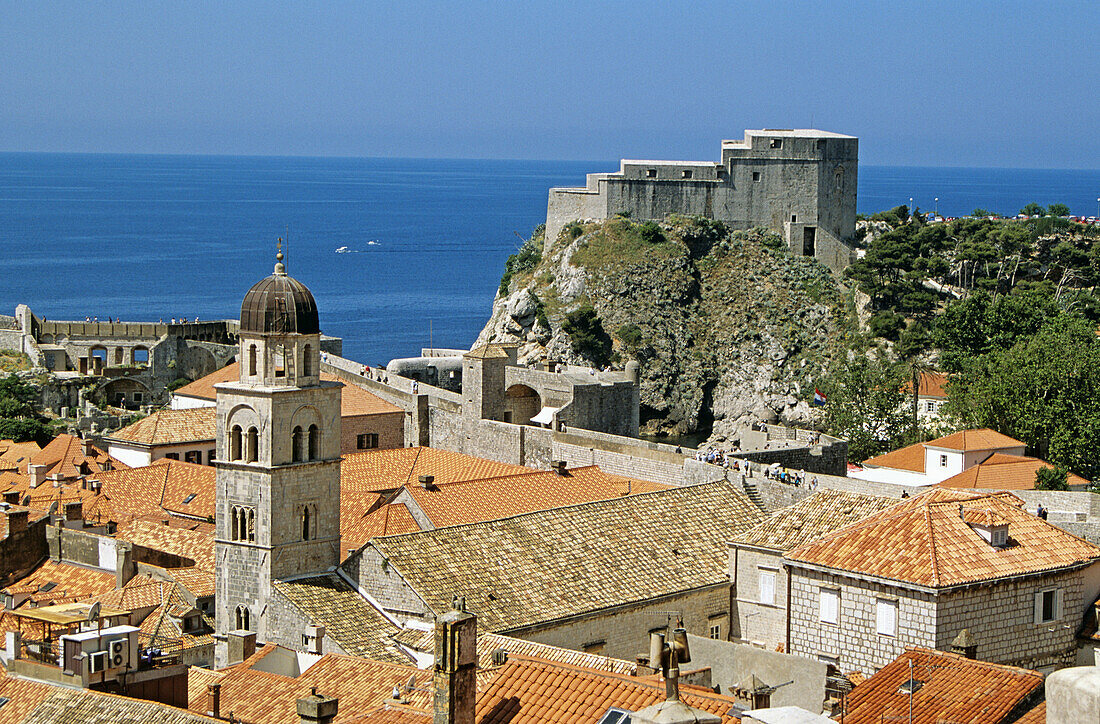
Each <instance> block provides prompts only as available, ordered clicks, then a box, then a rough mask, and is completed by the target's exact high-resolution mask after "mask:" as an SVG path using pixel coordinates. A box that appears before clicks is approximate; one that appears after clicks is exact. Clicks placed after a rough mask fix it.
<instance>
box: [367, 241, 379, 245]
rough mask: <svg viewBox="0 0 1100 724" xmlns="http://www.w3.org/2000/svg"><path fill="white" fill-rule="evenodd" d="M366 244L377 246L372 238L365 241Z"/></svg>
mask: <svg viewBox="0 0 1100 724" xmlns="http://www.w3.org/2000/svg"><path fill="white" fill-rule="evenodd" d="M367 246H378V242H377V241H374V240H373V239H372V240H370V241H368V242H367Z"/></svg>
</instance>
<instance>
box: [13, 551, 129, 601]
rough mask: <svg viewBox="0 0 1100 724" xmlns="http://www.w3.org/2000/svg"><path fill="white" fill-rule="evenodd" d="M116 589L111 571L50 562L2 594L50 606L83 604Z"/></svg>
mask: <svg viewBox="0 0 1100 724" xmlns="http://www.w3.org/2000/svg"><path fill="white" fill-rule="evenodd" d="M114 588H115V574H114V573H113V572H111V571H101V570H98V569H95V568H85V567H83V566H76V565H73V564H71V563H59V562H56V561H52V560H47V561H43V563H42V565H40V566H38V568H36V569H34V571H33V572H31V573H30V574H29V575H27V576H24V577H23V578H21V579H19V580H18V581H16V582H15V583H12V584H11V585H9V586H8V587H7V588H5V589H3V592H4V593H8V594H12V595H15V596H16V598H20V597H22V596H24V595H25V596H28V598H27V601H32V602H34V603H35V604H36V605H40V606H48V605H51V604H55V603H68V602H71V601H82V600H84V599H85V598H88V597H89V596H95V595H97V594H101V593H106V592H108V591H113V590H114ZM43 589H48V590H43Z"/></svg>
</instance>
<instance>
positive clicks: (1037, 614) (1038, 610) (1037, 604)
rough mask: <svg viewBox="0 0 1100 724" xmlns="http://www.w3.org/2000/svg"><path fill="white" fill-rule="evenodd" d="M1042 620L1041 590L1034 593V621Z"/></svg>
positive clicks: (1040, 621)
mask: <svg viewBox="0 0 1100 724" xmlns="http://www.w3.org/2000/svg"><path fill="white" fill-rule="evenodd" d="M1042 622H1043V592H1042V591H1039V592H1038V593H1036V594H1035V623H1042Z"/></svg>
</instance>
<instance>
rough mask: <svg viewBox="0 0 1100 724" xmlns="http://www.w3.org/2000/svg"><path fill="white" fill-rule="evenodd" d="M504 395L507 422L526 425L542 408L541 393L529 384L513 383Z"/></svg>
mask: <svg viewBox="0 0 1100 724" xmlns="http://www.w3.org/2000/svg"><path fill="white" fill-rule="evenodd" d="M504 395H505V408H504V416H505V419H504V421H505V422H512V423H515V424H516V425H526V424H528V423H530V422H531V418H532V417H534V416H535V415H537V414H539V410H541V409H542V398H541V397H539V393H538V392H536V391H535V390H534V389H533V388H531V387H528V386H527V385H522V384H516V385H512V386H511V387H509V388H508V389H507V390H506V391H505V393H504ZM509 418H511V419H509Z"/></svg>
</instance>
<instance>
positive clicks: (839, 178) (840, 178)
mask: <svg viewBox="0 0 1100 724" xmlns="http://www.w3.org/2000/svg"><path fill="white" fill-rule="evenodd" d="M836 190H837V191H843V190H844V169H840V168H838V169H837V170H836Z"/></svg>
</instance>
